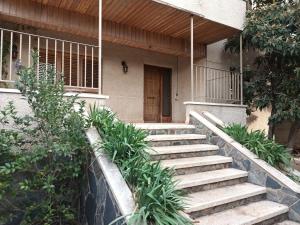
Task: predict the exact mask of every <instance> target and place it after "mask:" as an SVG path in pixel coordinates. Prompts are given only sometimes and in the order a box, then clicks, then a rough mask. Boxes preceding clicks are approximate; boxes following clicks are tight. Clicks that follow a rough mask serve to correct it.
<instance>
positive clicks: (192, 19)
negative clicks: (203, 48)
mask: <svg viewBox="0 0 300 225" xmlns="http://www.w3.org/2000/svg"><path fill="white" fill-rule="evenodd" d="M191 101H194V17H193V15H192V16H191Z"/></svg>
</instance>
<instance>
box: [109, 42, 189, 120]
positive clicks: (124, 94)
mask: <svg viewBox="0 0 300 225" xmlns="http://www.w3.org/2000/svg"><path fill="white" fill-rule="evenodd" d="M122 61H126V63H127V65H128V67H129V70H128V73H126V74H124V73H123V70H122V65H121V62H122ZM144 65H154V66H160V67H166V68H171V69H172V119H173V122H184V120H185V109H184V105H183V102H184V101H187V100H189V90H190V88H189V85H190V72H189V71H190V68H189V60H188V58H178V62H177V57H176V56H171V55H166V54H160V53H156V52H151V51H145V50H140V49H135V48H130V47H125V46H120V45H114V44H109V43H104V47H103V94H104V95H108V96H109V99H108V100H107V105H108V106H109V107H110V108H111V109H112V110H113V111H114V112H116V113H117V114H118V116H119V117H120V118H121V119H122V120H125V121H129V122H143V115H144V112H143V108H144V106H143V104H144ZM177 67H178V69H177ZM177 71H178V81H177ZM177 86H178V96H176V92H177Z"/></svg>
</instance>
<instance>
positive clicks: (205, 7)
mask: <svg viewBox="0 0 300 225" xmlns="http://www.w3.org/2000/svg"><path fill="white" fill-rule="evenodd" d="M155 1H158V2H163V3H166V4H171V5H174V6H176V7H180V8H183V9H186V10H189V11H192V12H195V13H197V14H200V15H202V16H203V17H205V18H207V19H209V20H212V21H215V22H218V23H221V24H225V25H227V26H230V27H234V28H236V29H240V30H241V29H242V27H243V24H244V20H245V13H246V2H245V1H242V0H188V1H187V0H186V1H183V0H155Z"/></svg>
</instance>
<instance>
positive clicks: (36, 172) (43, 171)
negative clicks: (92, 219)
mask: <svg viewBox="0 0 300 225" xmlns="http://www.w3.org/2000/svg"><path fill="white" fill-rule="evenodd" d="M34 61H35V62H36V60H34ZM36 66H37V65H36V64H34V65H33V67H30V68H24V69H22V70H20V71H19V76H20V77H19V83H18V88H19V90H20V91H21V93H22V95H23V96H25V98H26V100H27V101H28V103H29V106H30V107H31V109H32V112H33V115H32V116H29V115H27V116H18V114H17V112H16V111H15V108H14V106H13V104H12V103H10V104H9V105H8V106H6V107H5V108H3V109H2V110H1V111H0V124H1V125H2V127H1V129H0V215H1V216H0V224H6V223H10V222H12V221H13V220H15V219H16V218H17V219H18V220H19V219H20V221H21V222H20V224H22V225H33V224H43V225H59V224H64V225H69V224H70V225H71V224H79V214H80V213H79V208H80V207H79V205H80V195H81V191H82V184H83V183H84V178H85V171H86V165H88V163H89V145H88V143H87V140H86V137H85V132H84V127H85V123H86V122H85V120H84V117H83V115H82V112H83V103H77V98H76V97H71V98H68V99H65V98H64V96H63V94H64V92H63V90H64V85H63V81H62V80H57V81H56V82H54V80H55V79H58V75H57V74H56V73H55V72H54V71H53V70H51V69H49V70H48V71H46V70H43V71H40V73H41V74H42V75H41V76H40V77H39V78H37V74H36ZM74 104H79V105H80V112H79V113H78V112H76V111H75V110H74Z"/></svg>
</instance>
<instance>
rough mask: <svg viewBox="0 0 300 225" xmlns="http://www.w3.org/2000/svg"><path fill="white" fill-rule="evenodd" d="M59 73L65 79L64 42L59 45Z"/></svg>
mask: <svg viewBox="0 0 300 225" xmlns="http://www.w3.org/2000/svg"><path fill="white" fill-rule="evenodd" d="M61 73H62V75H63V77H65V42H64V41H62V43H61Z"/></svg>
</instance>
